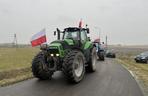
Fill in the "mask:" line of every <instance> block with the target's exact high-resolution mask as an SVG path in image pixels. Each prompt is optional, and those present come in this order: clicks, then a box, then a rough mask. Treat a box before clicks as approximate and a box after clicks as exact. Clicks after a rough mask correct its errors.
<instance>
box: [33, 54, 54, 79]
mask: <svg viewBox="0 0 148 96" xmlns="http://www.w3.org/2000/svg"><path fill="white" fill-rule="evenodd" d="M45 60H46V58H45V54H44V52H42V51H41V52H39V53H38V54H37V55H36V56H35V57H34V59H33V61H32V67H31V68H32V72H33V75H34V76H35V77H36V78H39V79H41V80H46V79H51V76H52V75H53V72H52V71H49V70H48V68H47V65H46V62H45Z"/></svg>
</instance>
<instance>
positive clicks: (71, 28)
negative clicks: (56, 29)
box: [64, 27, 86, 32]
mask: <svg viewBox="0 0 148 96" xmlns="http://www.w3.org/2000/svg"><path fill="white" fill-rule="evenodd" d="M79 30H86V29H85V28H79V27H68V28H65V29H64V31H68V32H73V31H79Z"/></svg>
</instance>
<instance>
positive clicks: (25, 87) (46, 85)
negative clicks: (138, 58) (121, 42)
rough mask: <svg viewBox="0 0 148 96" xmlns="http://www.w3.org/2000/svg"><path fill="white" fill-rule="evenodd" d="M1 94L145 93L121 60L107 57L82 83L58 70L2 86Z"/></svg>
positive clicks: (128, 95) (94, 95)
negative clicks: (44, 78)
mask: <svg viewBox="0 0 148 96" xmlns="http://www.w3.org/2000/svg"><path fill="white" fill-rule="evenodd" d="M0 96H143V94H142V92H141V89H140V88H139V86H138V84H137V82H136V81H135V79H134V78H133V77H132V76H131V74H130V73H129V72H128V71H127V70H126V69H124V68H123V67H122V66H121V65H120V64H116V63H115V61H114V60H112V59H107V60H106V61H105V62H101V61H100V62H98V64H97V71H96V72H94V73H87V74H86V75H85V78H84V79H83V81H82V82H80V83H79V84H75V85H74V84H69V83H67V82H66V80H65V78H64V76H63V74H62V73H61V72H57V73H55V74H54V76H53V79H52V80H51V81H50V80H47V81H40V80H38V79H31V80H27V81H23V82H20V83H17V84H14V85H11V86H7V87H2V88H0Z"/></svg>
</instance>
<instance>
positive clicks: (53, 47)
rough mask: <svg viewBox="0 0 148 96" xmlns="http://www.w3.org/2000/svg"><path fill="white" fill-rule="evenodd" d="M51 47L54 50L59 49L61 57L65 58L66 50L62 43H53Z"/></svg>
mask: <svg viewBox="0 0 148 96" xmlns="http://www.w3.org/2000/svg"><path fill="white" fill-rule="evenodd" d="M49 47H50V48H52V49H58V51H59V54H60V57H64V50H63V47H62V45H61V44H60V43H51V44H50V45H49Z"/></svg>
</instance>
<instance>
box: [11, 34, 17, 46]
mask: <svg viewBox="0 0 148 96" xmlns="http://www.w3.org/2000/svg"><path fill="white" fill-rule="evenodd" d="M12 44H13V47H16V48H17V47H18V46H17V36H16V34H14V39H13V42H12Z"/></svg>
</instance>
